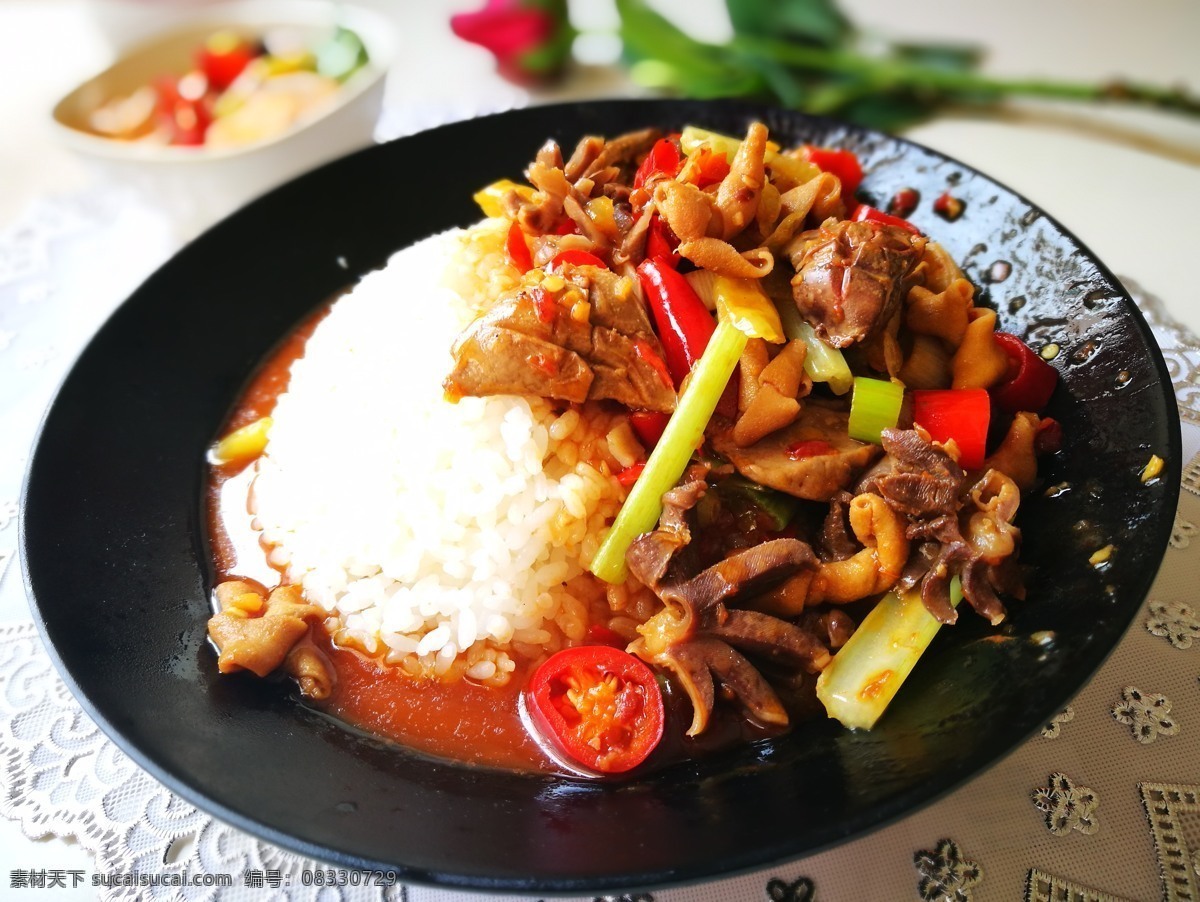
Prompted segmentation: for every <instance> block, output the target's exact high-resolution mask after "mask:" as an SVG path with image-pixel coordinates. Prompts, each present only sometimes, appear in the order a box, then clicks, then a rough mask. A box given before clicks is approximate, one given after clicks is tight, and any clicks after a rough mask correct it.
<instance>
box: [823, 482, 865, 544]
mask: <svg viewBox="0 0 1200 902" xmlns="http://www.w3.org/2000/svg"><path fill="white" fill-rule="evenodd" d="M852 499H853V496H852V495H851V494H850V493H849V492H838V493H837V494H836V495H834V496H833V497H832V498H831V499H830V500H829V512H828V513H827V514H826V515H825V520H824V522H823V523H822V524H821V533H820V536H819V537H818V540H817V547H818V548H819V549H820V551H821V559H822V560H825V561H844V560H847V559H848V558H851V557H853V556H854V555H855V554H856V553H857V552H858V543H857V542H855V541H854V536H853V534H852V533H851V532H850V521H849V520H848V519H847V515H848V513H849V510H850V502H851V500H852Z"/></svg>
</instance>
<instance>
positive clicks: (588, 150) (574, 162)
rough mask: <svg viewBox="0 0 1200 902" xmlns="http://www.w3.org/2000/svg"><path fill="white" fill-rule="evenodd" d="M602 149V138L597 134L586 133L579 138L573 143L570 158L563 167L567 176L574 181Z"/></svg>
mask: <svg viewBox="0 0 1200 902" xmlns="http://www.w3.org/2000/svg"><path fill="white" fill-rule="evenodd" d="M603 149H604V139H603V138H601V137H599V136H597V135H586V136H584V137H583V138H580V139H579V143H578V144H576V145H575V150H574V151H572V153H571V159H569V160H567V162H566V165H565V166H564V167H563V172H564V173H565V174H566V176H567V178H568V179H569V180H570V181H572V182H574V181H575V180H576V179H578V178H579V177H580V176H582V175H583V173H584V171H585V170H587V168H588V167H589V166H590V165H591V164H592V161H593V160H595V159H596V157H598V156H600V151H601V150H603Z"/></svg>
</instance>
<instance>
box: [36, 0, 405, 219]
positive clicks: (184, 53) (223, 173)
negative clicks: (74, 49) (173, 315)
mask: <svg viewBox="0 0 1200 902" xmlns="http://www.w3.org/2000/svg"><path fill="white" fill-rule="evenodd" d="M336 25H343V26H345V27H346V28H349V29H350V30H352V31H354V32H355V33H356V34H357V35H358V36H359V38H360V39H361V40H362V42H363V45H364V46H365V47H366V50H367V54H368V56H369V62H368V63H367V65H366V66H364V67H363V68H362V69H360V70H359V71H358V72H356V73H355V74H354V75H352V76H351V77H350V78H349V79H348V80H347V81H346V83H345V84H343V85H342V86H341V87H340V88H339V90H338V93H337V96H336V97H335V98H334V100H333V102H332V103H330V104H328V105H325V106H322V107H321V108H320V109H319V110H317V111H315V112H314V113H313V114H312V115H311V116H307V117H304V118H302V119H300V120H299V121H297V122H296V123H295V124H294V125H292V126H291V127H290V128H289V129H287V130H286V131H284V132H282V133H280V134H278V135H276V136H274V137H271V138H268V139H266V140H263V141H259V142H256V143H254V144H248V145H245V146H241V147H236V148H232V147H231V148H206V147H202V146H201V147H170V146H163V145H158V144H151V143H148V142H144V141H122V140H119V139H113V138H105V137H102V136H100V135H97V134H95V133H93V132H92V131H91V130H90V128H89V126H88V117H89V116H90V114H91V112H92V111H93V110H94V109H95V108H96V107H97V106H98V105H99V104H101V103H103V102H104V101H105V100H107V99H109V98H112V97H118V96H123V95H128V94H130V93H132V92H133V91H134V90H136V89H137V88H139V87H141V86H142V85H146V84H149V83H151V82H152V81H153V80H154V79H155V78H156V77H158V76H160V75H162V74H164V73H172V72H178V71H179V69H180V67H181V64H183V63H184V62H185V61H190V59H191V55H192V54H193V53H194V52H195V49H196V48H197V47H198V46H200V45H201V44H202V43H203V41H204V40H205V38H207V37H208V36H209V35H210V34H212V33H213V32H214V31H217V30H219V29H221V28H229V27H234V28H241V29H244V30H247V31H252V32H256V33H258V32H264V31H268V30H270V29H274V28H286V29H288V30H289V31H291V32H294V33H296V34H298V35H299V36H301V37H302V38H307V37H309V36H311V37H312V38H314V39H315V38H316V37H317V36H318V35H321V34H325V33H328V32H329V30H330V29H332V28H333V27H334V26H336ZM395 53H396V29H395V26H394V25H393V23H392V22H390V21H389V20H388V19H386V18H384V17H382V16H380V15H378V14H376V13H374V12H372V11H370V10H367V9H363V8H362V7H356V6H351V5H348V4H343V3H338V4H336V5H335V4H332V3H325V2H320V0H243V2H238V3H222V4H216V5H205V6H201V7H197V8H195V9H194V10H189V11H181V12H180V13H179V15H178V17H177V18H176V19H175V22H174V27H173V28H172V29H171V30H170V31H169V32H167V33H165V34H163V35H161V36H158V37H155V38H151V39H149V40H147V41H144V42H142V43H140V44H138V45H137V46H135V47H133V48H131V49H129V50H127V51H125V52H123V53H122V54H121V56H120V58H119V59H118V60H117V61H116V62H115V63H113V64H112V65H111V66H109V67H108V68H107V69H105V70H104V71H103V72H101V73H100V74H98V75H96V76H94V77H92V78H90V79H88V80H87V81H86V82H84V83H83V84H81V85H79V87H77V88H75V90H73V91H71V93H69V94H67V95H66V96H65V97H64V98H62V100H60V101H59V102H58V103H57V104H56V105H55V107H54V110H53V113H52V119H53V126H54V129H55V131H56V133H57V135H58V138H59V140H60V141H61V142H62V143H63V144H64V145H65V146H66V147H68V148H70V149H71V150H73V151H76V152H78V153H80V154H81V155H83V156H84V157H85V158H86V159H87V160H88V161H89V162H90V163H91V164H92V165H93V168H95V169H96V170H98V174H99V177H100V178H101V179H104V180H107V181H117V182H120V183H124V184H131V185H134V186H135V187H137V188H139V189H141V190H142V191H143V192H144V193H146V194H147V195H148V196H149V197H151V198H153V200H154V202H155V203H156V204H159V205H161V206H162V207H164V208H165V209H166V210H167V211H168V213H169V215H170V216H171V218H172V220H173V221H174V222H176V223H178V227H179V230H180V235H181V237H191V236H192V235H194V234H195V233H196V232H199V231H200V230H202V229H204V228H206V227H207V226H209V225H211V224H212V223H214V222H216V221H217V220H218V219H220V218H221V217H223V216H225V215H226V214H227V213H230V212H232V211H233V210H234V209H236V208H237V207H239V206H241V205H242V204H244V203H246V202H247V201H249V200H251V199H252V198H254V197H257V196H258V195H259V194H262V193H263V192H265V191H267V190H269V189H270V188H273V187H275V186H276V185H279V184H281V183H283V182H285V181H287V180H288V179H291V178H293V177H295V176H297V175H299V174H300V173H302V172H305V171H307V170H309V169H311V168H313V167H315V166H318V165H319V164H321V163H324V162H327V161H329V160H331V159H334V158H335V157H339V156H342V155H343V154H346V153H349V152H350V151H352V150H357V149H359V148H361V147H365V146H367V145H369V144H370V143H372V140H373V138H374V131H375V125H376V123H377V122H378V120H379V114H380V110H381V109H382V106H383V92H384V82H385V76H386V74H387V70H388V68H389V67H390V66H391V63H392V60H393V59H394V58H395Z"/></svg>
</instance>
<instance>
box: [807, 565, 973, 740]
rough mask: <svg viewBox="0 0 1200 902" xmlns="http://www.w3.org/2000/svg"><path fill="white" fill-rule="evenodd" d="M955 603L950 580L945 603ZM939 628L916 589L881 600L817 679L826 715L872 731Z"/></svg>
mask: <svg viewBox="0 0 1200 902" xmlns="http://www.w3.org/2000/svg"><path fill="white" fill-rule="evenodd" d="M960 601H962V584H961V582H960V581H959V578H958V577H957V576H955V577H954V578H953V579H952V580H951V581H950V604H952V605H954V606H955V607H957V606H958V603H959V602H960ZM941 626H942V624H941V623H940V622H939V621H938V620H937V618H935V617H934V616H933V615H932V614H930V613H929V611H928V610H926V608H925V605H924V603H923V602H922V601H921V592H920V590H919V589H914V590H912V591H911V592H908V593H906V594H904V595H900V594H899V593H897V592H889V593H888V594H887V595H885V596H883V598H882V599H881V600H880V602H879V604H877V605H875V607H874V608H872V609H871V612H870V613H869V614H867V616H866V617H864V618H863V622H862V623H861V624H860V625H859V627H858V629H857V630H855V631H854V635H853V636H851V637H850V640H849V641H848V642H847V643H846V644H845V645H843V646H842V647H841V648H840V649H839V650H838V653H837V654H836V655H834V656H833V660H832V661H830V662H829V666H827V667H826V668H825V669H824V670H823V671H821V675H820V676H819V677H817V698H819V699H820V700H821V704H823V705H824V706H825V711H826V713H828V714H829V716H830V717H832V718H834V719H836V720H839V721H841V722H842V723H843V724H844V725H845V726H847V727H850V728H851V729H854V730H869V729H871V727H873V726H875V722H876V721H877V720H879V717H880V715H881V714H883V712H884V710H885V709H886V708H887V706H888V705H889V704H890V703H891V701H892V699H893V698H895V696H896V693H897V692H898V691H899V689H900V686H901V685H902V684H903V683H904V681H905V680H906V679H907V678H908V675H909V674H910V673H911V672H912V669H913V667H914V666H915V665H916V663H917V659H919V658H920V657H921V655H922V654H923V653H924V652H925V649H927V648H928V647H929V643H930V642H932V641H933V637H934V636H935V635H937V631H938V630H939V629H940V628H941Z"/></svg>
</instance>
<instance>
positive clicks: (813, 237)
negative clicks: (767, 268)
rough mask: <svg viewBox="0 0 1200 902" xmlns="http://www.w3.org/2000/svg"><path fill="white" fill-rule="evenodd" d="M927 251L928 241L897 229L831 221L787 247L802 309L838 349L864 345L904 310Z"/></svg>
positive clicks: (820, 332) (793, 284)
mask: <svg viewBox="0 0 1200 902" xmlns="http://www.w3.org/2000/svg"><path fill="white" fill-rule="evenodd" d="M924 248H925V239H924V238H921V237H920V236H917V235H914V234H912V233H911V232H908V231H906V230H905V229H902V228H899V227H897V226H890V225H882V226H881V225H878V224H875V223H870V222H852V221H848V220H842V221H838V222H832V223H830V222H826V224H824V225H822V226H821V228H820V229H818V230H817V231H815V232H805V233H803V234H801V235H798V236H796V238H795V239H793V240H792V241H791V242H790V243H789V244H788V245H787V247H786V248H785V249H784V252H785V253H786V254H787V255H788V257H789V258H790V259H791V261H792V266H793V267H794V268H795V270H796V275H795V277H794V278H793V279H792V295H793V297H794V298H795V301H796V306H797V307H798V308H799V310H800V313H801V314H802V315H803V316H804V318H805V319H807V320H808V321H809V323H811V324H812V326H813V328H814V329H816V330H817V334H818V335H820V336H821V337H822V338H823V339H825V340H826V341H828V342H829V343H830V344H831V345H833V346H834V347H838V348H845V347H849V346H850V345H852V344H854V343H855V342H860V341H864V340H865V339H868V338H870V337H871V336H872V335H874V334H875V332H876V331H877V330H878V329H879V328H882V326H883V325H884V324H885V323H887V321H888V320H889V319H891V316H892V314H893V313H894V312H895V311H896V310H897V309H898V307H899V305H900V301H901V298H902V297H903V296H904V293H905V292H907V290H908V288H909V287H910V284H909V281H910V276H911V274H912V272H913V270H914V268H915V267H916V265H917V264H918V263H919V262H920V260H921V255H922V253H923V252H924Z"/></svg>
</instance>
